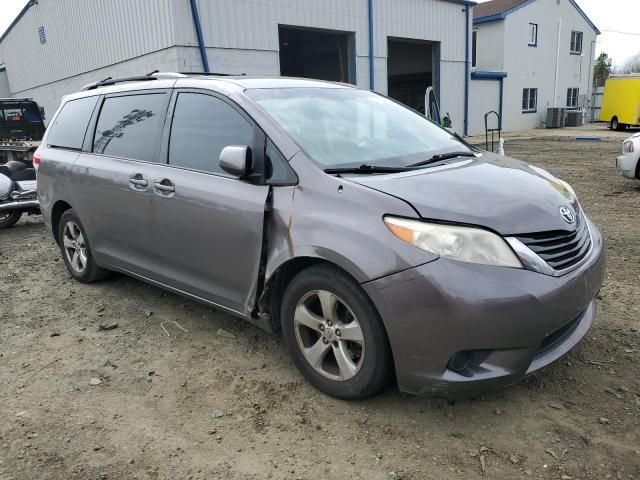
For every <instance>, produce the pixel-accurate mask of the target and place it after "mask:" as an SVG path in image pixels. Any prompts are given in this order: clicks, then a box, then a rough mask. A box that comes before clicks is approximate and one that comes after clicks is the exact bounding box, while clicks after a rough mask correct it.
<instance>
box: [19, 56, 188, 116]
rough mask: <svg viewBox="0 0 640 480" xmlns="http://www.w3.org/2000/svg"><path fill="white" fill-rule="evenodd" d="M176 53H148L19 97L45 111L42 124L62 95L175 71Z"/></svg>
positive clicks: (40, 87)
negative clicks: (95, 84)
mask: <svg viewBox="0 0 640 480" xmlns="http://www.w3.org/2000/svg"><path fill="white" fill-rule="evenodd" d="M178 53H179V52H178V49H177V48H176V47H172V48H166V49H164V50H160V51H158V52H153V53H149V54H146V55H142V56H139V57H136V58H134V59H131V60H129V61H127V62H120V63H118V64H116V65H110V66H108V67H104V68H101V69H98V70H93V71H91V72H87V73H83V74H80V75H75V76H73V77H70V78H66V79H62V80H58V81H55V82H52V83H49V84H47V85H43V86H39V87H34V88H30V89H27V90H23V91H22V92H21V93H20V94H19V95H15V94H14V96H20V97H31V98H33V99H34V100H35V101H36V102H38V105H40V106H41V107H44V109H45V116H46V118H45V123H47V124H48V123H49V120H50V119H51V118H52V117H53V114H54V113H55V111H56V110H57V109H58V106H59V105H60V100H61V99H62V97H64V96H65V95H68V94H70V93H75V92H77V91H78V90H80V88H82V87H83V86H84V85H86V84H88V83H91V82H94V81H96V80H100V79H103V78H106V77H110V76H113V77H128V76H131V75H138V74H139V73H140V72H150V71H153V70H155V69H158V70H161V71H175V70H176V69H177V66H178Z"/></svg>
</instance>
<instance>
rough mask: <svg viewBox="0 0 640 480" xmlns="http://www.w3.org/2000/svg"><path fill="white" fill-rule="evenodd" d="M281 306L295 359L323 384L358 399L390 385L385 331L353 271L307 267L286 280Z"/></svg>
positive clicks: (318, 385) (337, 393) (317, 384)
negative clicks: (345, 271) (290, 279)
mask: <svg viewBox="0 0 640 480" xmlns="http://www.w3.org/2000/svg"><path fill="white" fill-rule="evenodd" d="M323 306H324V308H323ZM281 312H282V318H281V323H282V333H283V337H284V341H285V344H286V345H287V348H288V350H289V354H290V355H291V358H292V359H293V363H294V364H295V365H296V367H297V368H298V370H300V372H301V373H302V374H303V375H304V376H305V378H306V379H307V380H308V381H309V383H311V384H312V385H313V386H314V387H316V388H317V389H318V390H320V391H321V392H324V393H326V394H327V395H331V396H332V397H336V398H341V399H345V400H356V399H362V398H366V397H369V396H371V395H374V394H376V393H378V392H380V391H381V390H382V389H383V388H385V387H386V386H387V385H388V383H389V381H390V379H391V378H392V372H393V368H392V367H393V362H392V358H391V348H390V347H389V341H388V339H387V334H386V331H385V329H384V327H383V325H382V320H381V319H380V315H379V314H378V312H377V311H376V309H375V307H374V306H373V304H372V303H371V300H370V299H369V298H368V297H367V295H366V294H365V293H364V291H363V290H362V289H361V288H360V286H359V285H358V284H357V283H356V282H355V281H354V280H353V279H352V278H351V277H349V276H348V275H346V274H344V273H342V272H341V271H340V270H338V269H337V268H335V267H332V266H329V265H317V266H312V267H310V268H308V269H306V270H303V271H302V272H300V273H299V274H298V275H296V276H295V277H294V278H293V280H292V281H291V282H290V283H289V285H288V286H287V289H286V290H285V293H284V296H283V298H282V308H281ZM345 337H348V339H347V338H345ZM314 365H315V366H314Z"/></svg>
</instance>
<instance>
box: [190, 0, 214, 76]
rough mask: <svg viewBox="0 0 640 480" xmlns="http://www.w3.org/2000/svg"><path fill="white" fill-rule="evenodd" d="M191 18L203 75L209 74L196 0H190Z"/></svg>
mask: <svg viewBox="0 0 640 480" xmlns="http://www.w3.org/2000/svg"><path fill="white" fill-rule="evenodd" d="M191 16H192V17H193V25H194V27H196V37H197V39H198V49H199V50H200V57H201V58H202V68H203V69H204V71H205V73H209V72H210V70H209V60H208V59H207V50H206V48H205V45H204V37H203V36H202V25H201V24H200V15H198V4H197V3H196V0H191Z"/></svg>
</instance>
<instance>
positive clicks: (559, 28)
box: [536, 18, 562, 107]
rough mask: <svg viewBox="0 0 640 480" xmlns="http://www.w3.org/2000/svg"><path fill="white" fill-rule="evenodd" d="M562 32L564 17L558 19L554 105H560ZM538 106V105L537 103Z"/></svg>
mask: <svg viewBox="0 0 640 480" xmlns="http://www.w3.org/2000/svg"><path fill="white" fill-rule="evenodd" d="M561 32H562V19H560V18H559V19H558V49H557V51H556V74H555V78H554V79H553V106H554V107H556V106H557V105H558V69H559V68H560V33H561ZM536 106H537V105H536Z"/></svg>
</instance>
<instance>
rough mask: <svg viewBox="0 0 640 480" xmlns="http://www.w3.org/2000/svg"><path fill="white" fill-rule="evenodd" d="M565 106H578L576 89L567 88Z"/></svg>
mask: <svg viewBox="0 0 640 480" xmlns="http://www.w3.org/2000/svg"><path fill="white" fill-rule="evenodd" d="M567 108H578V89H577V88H568V89H567Z"/></svg>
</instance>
